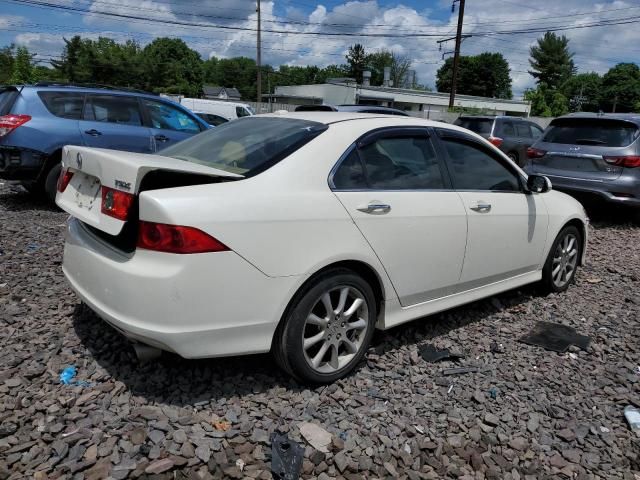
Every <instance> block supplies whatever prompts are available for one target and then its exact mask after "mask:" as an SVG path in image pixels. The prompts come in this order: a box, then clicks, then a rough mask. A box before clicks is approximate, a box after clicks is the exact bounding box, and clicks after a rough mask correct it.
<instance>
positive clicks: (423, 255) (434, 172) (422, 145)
mask: <svg viewBox="0 0 640 480" xmlns="http://www.w3.org/2000/svg"><path fill="white" fill-rule="evenodd" d="M430 136H431V134H430V132H429V131H428V130H427V129H423V128H390V129H384V130H381V131H376V132H374V133H372V134H370V135H368V136H365V137H363V138H362V139H361V140H360V141H358V142H357V144H356V145H354V146H353V147H352V149H351V150H350V151H349V152H348V153H347V154H345V156H344V157H343V160H342V161H341V162H340V163H339V164H338V165H337V167H336V168H335V169H334V173H333V175H332V176H331V179H330V184H331V187H332V189H333V191H334V193H335V195H336V196H337V197H338V199H339V200H340V202H342V204H343V205H344V207H345V208H346V210H347V211H348V212H349V214H350V215H351V217H352V218H353V220H354V222H355V224H356V225H357V227H358V228H359V229H360V231H361V232H362V234H363V236H364V237H365V238H366V240H367V241H368V242H369V244H370V245H371V247H372V248H373V250H374V251H375V253H376V255H377V256H378V258H379V259H380V261H381V263H382V264H383V266H384V268H385V270H386V272H387V274H388V275H389V278H390V279H391V282H392V284H393V286H394V288H395V290H396V293H397V294H398V297H399V299H400V303H401V304H402V305H403V306H409V305H415V304H417V303H421V302H425V301H427V300H430V299H433V298H436V297H440V296H444V295H447V294H449V293H452V292H453V291H454V290H455V288H456V285H457V283H458V280H459V278H460V273H461V270H462V261H463V258H464V250H465V244H466V237H467V220H466V213H465V208H464V205H463V204H462V202H461V200H460V197H459V195H458V194H457V193H456V192H454V191H453V190H452V189H451V184H450V181H449V178H448V176H447V175H446V172H445V167H444V163H443V162H442V159H440V158H439V157H438V156H437V155H436V153H435V150H434V147H433V144H432V140H431V138H430Z"/></svg>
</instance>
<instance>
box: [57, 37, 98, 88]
mask: <svg viewBox="0 0 640 480" xmlns="http://www.w3.org/2000/svg"><path fill="white" fill-rule="evenodd" d="M63 40H64V43H65V45H64V49H63V50H62V59H61V60H54V61H52V62H51V64H52V65H53V68H55V69H56V70H57V71H58V74H59V75H60V77H62V78H64V79H66V80H67V81H69V82H71V83H81V82H90V81H92V74H93V71H92V65H93V64H94V63H95V56H94V55H93V54H92V51H91V48H90V43H91V41H90V40H83V39H82V38H81V37H80V35H75V36H74V37H72V38H71V40H67V39H66V38H63Z"/></svg>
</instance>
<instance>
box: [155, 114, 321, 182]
mask: <svg viewBox="0 0 640 480" xmlns="http://www.w3.org/2000/svg"><path fill="white" fill-rule="evenodd" d="M326 129H327V126H326V125H325V124H322V123H317V122H310V121H306V120H298V119H293V118H275V117H258V116H251V117H248V118H242V119H240V120H234V121H233V122H228V123H224V124H222V125H220V126H219V127H216V128H213V129H211V130H207V131H206V132H203V133H202V134H201V135H195V136H193V137H191V138H188V139H187V140H183V141H182V142H178V143H176V144H175V145H171V146H169V147H168V148H165V149H164V150H162V155H164V156H167V157H174V158H177V159H179V160H186V161H188V162H194V163H199V164H201V165H206V166H209V167H214V168H219V169H221V170H225V171H228V172H232V173H239V174H241V175H244V176H245V177H250V176H253V175H256V174H258V173H260V172H262V171H264V170H266V169H268V168H269V167H271V166H272V165H275V164H276V163H278V162H279V161H280V160H282V159H283V158H286V157H288V156H289V155H291V154H292V153H293V152H295V151H296V150H298V149H299V148H301V147H302V146H303V145H305V144H306V143H308V142H309V141H311V140H312V139H314V138H315V137H317V136H318V135H320V134H321V133H322V132H324V131H325V130H326Z"/></svg>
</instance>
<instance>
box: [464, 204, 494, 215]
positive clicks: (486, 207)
mask: <svg viewBox="0 0 640 480" xmlns="http://www.w3.org/2000/svg"><path fill="white" fill-rule="evenodd" d="M469 208H470V209H471V210H475V211H476V212H480V213H486V212H489V211H490V210H491V204H490V203H485V202H478V203H477V204H475V205H472V206H470V207H469Z"/></svg>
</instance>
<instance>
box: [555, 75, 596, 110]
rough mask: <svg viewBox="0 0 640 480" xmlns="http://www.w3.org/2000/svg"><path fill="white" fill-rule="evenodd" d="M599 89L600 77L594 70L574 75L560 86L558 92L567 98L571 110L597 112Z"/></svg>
mask: <svg viewBox="0 0 640 480" xmlns="http://www.w3.org/2000/svg"><path fill="white" fill-rule="evenodd" d="M601 90H602V77H601V76H600V75H598V74H597V73H595V72H591V73H579V74H578V75H574V76H572V77H571V78H569V80H567V81H566V82H564V83H563V84H562V86H561V87H560V92H561V93H562V94H563V95H564V96H565V97H567V99H568V100H569V110H570V111H571V112H597V111H598V110H599V109H600V95H601Z"/></svg>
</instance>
